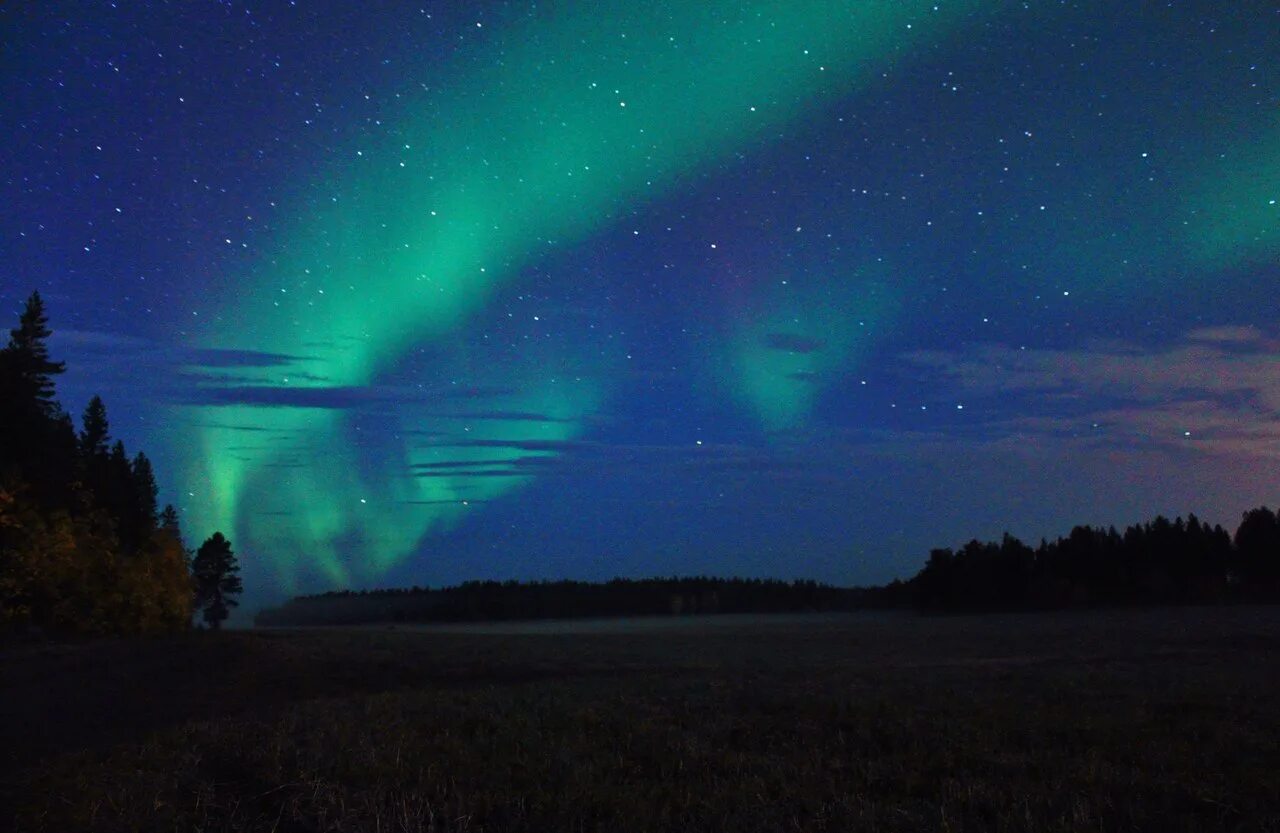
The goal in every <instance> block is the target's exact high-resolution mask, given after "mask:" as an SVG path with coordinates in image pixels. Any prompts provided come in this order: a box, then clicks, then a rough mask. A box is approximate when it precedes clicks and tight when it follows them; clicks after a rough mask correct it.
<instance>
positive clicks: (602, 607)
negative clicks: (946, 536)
mask: <svg viewBox="0 0 1280 833" xmlns="http://www.w3.org/2000/svg"><path fill="white" fill-rule="evenodd" d="M1275 601H1280V516H1277V514H1276V513H1275V512H1273V511H1271V510H1270V509H1268V508H1266V507H1260V508H1258V509H1252V510H1250V511H1248V512H1246V513H1245V514H1244V517H1243V519H1242V521H1241V523H1240V526H1239V528H1238V529H1237V530H1236V532H1235V534H1234V535H1232V534H1230V533H1228V532H1227V531H1226V530H1225V529H1224V528H1223V527H1222V526H1220V525H1212V526H1211V525H1209V524H1207V523H1204V522H1203V521H1201V520H1200V519H1199V518H1197V517H1196V516H1195V515H1191V516H1189V517H1188V518H1187V519H1186V520H1183V519H1182V518H1181V517H1179V518H1175V519H1174V520H1172V521H1171V520H1169V519H1168V518H1165V517H1157V518H1155V519H1154V520H1152V521H1149V522H1146V523H1140V524H1135V525H1133V526H1130V527H1128V528H1127V529H1125V530H1124V531H1123V532H1120V531H1118V530H1117V529H1115V528H1114V527H1109V528H1095V527H1090V526H1077V527H1076V528H1075V529H1073V530H1071V532H1070V533H1069V534H1068V535H1066V536H1065V537H1062V538H1058V539H1056V540H1054V541H1047V540H1044V541H1041V542H1040V544H1039V546H1037V547H1034V548H1033V547H1030V546H1028V545H1027V544H1024V543H1023V542H1022V541H1019V540H1018V539H1017V538H1015V537H1013V536H1012V535H1009V534H1006V535H1004V537H1003V538H1002V539H1001V540H1000V541H998V542H982V541H977V540H973V541H970V542H969V543H967V544H965V545H964V546H963V547H961V548H960V549H959V550H951V549H935V550H932V551H931V552H930V554H929V558H928V561H927V562H926V564H925V565H924V567H923V568H922V569H921V570H920V572H919V573H917V574H916V575H915V576H914V577H913V578H911V579H910V580H908V581H893V582H891V583H889V584H887V585H884V586H881V587H835V586H832V585H828V584H822V583H819V582H814V581H793V582H786V581H777V580H770V579H744V578H727V579H723V578H709V577H706V576H698V577H689V578H678V577H672V578H650V579H638V580H636V579H620V578H619V579H613V580H612V581H607V582H598V583H592V582H582V581H535V582H519V581H504V582H499V581H471V582H465V583H463V584H460V585H458V586H456V587H444V588H439V589H431V588H422V587H413V588H408V589H387V590H369V591H365V590H362V591H350V590H344V591H335V592H330V593H321V594H317V595H311V596H299V597H296V598H294V599H292V600H290V601H288V602H286V603H285V604H283V605H281V606H280V607H276V608H270V609H266V610H262V611H260V612H259V613H258V615H257V617H256V618H255V620H254V621H255V623H256V624H258V625H263V626H302V625H359V624H373V623H387V622H404V623H414V622H418V623H429V622H468V621H493V620H511V619H552V618H555V619H571V618H582V617H610V616H650V615H689V614H714V613H781V612H801V611H849V610H860V609H870V608H908V609H910V608H916V609H920V610H924V611H933V612H984V611H1016V610H1050V609H1063V608H1079V607H1114V606H1126V605H1168V604H1223V603H1232V602H1275Z"/></svg>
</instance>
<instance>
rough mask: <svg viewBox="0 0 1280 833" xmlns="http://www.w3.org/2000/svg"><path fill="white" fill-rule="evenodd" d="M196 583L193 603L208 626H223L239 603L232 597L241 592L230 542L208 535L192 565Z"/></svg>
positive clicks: (238, 568)
mask: <svg viewBox="0 0 1280 833" xmlns="http://www.w3.org/2000/svg"><path fill="white" fill-rule="evenodd" d="M191 573H192V578H193V580H194V582H195V603H196V608H197V609H198V610H200V612H201V617H202V618H203V619H204V621H205V622H206V623H207V624H208V625H209V627H211V628H213V629H214V630H217V629H218V628H220V627H222V623H223V622H224V621H226V618H227V616H228V615H229V614H230V613H231V608H233V607H236V606H237V605H239V604H240V602H238V601H237V600H236V599H235V598H233V597H234V596H238V595H239V594H240V593H241V592H243V590H244V586H243V585H242V584H241V583H240V576H239V573H240V565H239V564H238V563H236V556H235V553H233V552H232V551H231V542H230V541H228V540H227V539H226V538H225V537H223V535H222V533H221V532H215V533H213V535H211V536H209V537H208V538H207V539H206V540H205V542H204V543H203V544H201V545H200V549H199V550H197V551H196V557H195V558H194V559H193V560H192V562H191Z"/></svg>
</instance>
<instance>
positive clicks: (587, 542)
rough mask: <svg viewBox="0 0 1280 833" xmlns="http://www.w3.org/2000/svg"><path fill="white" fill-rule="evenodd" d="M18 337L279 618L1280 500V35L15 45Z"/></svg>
mask: <svg viewBox="0 0 1280 833" xmlns="http://www.w3.org/2000/svg"><path fill="white" fill-rule="evenodd" d="M0 27H2V29H0V45H2V50H0V128H2V129H3V135H4V137H5V139H4V143H3V147H2V149H0V310H2V311H3V313H4V315H5V317H6V319H7V321H6V323H5V326H13V324H14V323H15V322H16V320H17V314H18V311H19V310H20V308H21V303H22V301H23V300H24V299H25V297H26V296H27V294H28V293H30V291H31V290H33V289H38V290H39V291H40V292H41V293H42V294H43V295H44V297H45V300H46V302H47V305H48V308H49V313H50V316H51V319H52V325H53V328H54V329H55V331H56V333H55V336H54V339H53V343H52V346H53V351H54V353H55V355H56V356H57V357H58V358H62V359H65V360H66V361H67V362H68V364H69V366H70V370H69V372H68V373H67V374H66V375H65V376H64V377H62V379H61V382H60V387H59V394H60V398H61V400H62V401H63V403H64V405H65V406H66V407H67V408H68V410H69V411H71V412H72V413H73V414H74V415H76V416H77V417H78V416H79V414H80V412H81V410H82V409H83V407H84V403H85V402H86V401H87V400H88V398H89V397H90V396H91V395H92V394H94V393H100V394H101V395H102V396H103V397H104V399H105V400H106V402H107V407H108V411H109V415H110V417H111V422H112V429H113V434H114V435H115V436H116V437H119V438H121V439H123V440H124V441H125V443H126V444H127V445H128V447H129V449H130V451H131V452H132V451H137V450H145V451H146V452H147V453H148V455H149V456H151V457H152V458H153V460H154V461H155V464H156V469H157V473H158V478H159V480H160V482H161V486H162V494H161V498H162V501H171V502H173V503H174V504H175V505H177V506H178V507H179V509H180V510H181V511H182V518H183V525H184V532H185V534H186V537H187V539H188V543H189V544H193V545H194V544H198V543H199V541H200V540H203V538H204V537H205V536H207V535H208V534H210V533H211V532H213V531H214V530H215V529H217V530H221V531H223V532H224V533H226V534H227V535H228V537H230V538H231V539H232V541H233V542H234V544H235V546H236V550H237V552H238V554H239V556H240V559H241V562H242V564H243V566H244V575H245V584H246V588H247V596H248V600H249V601H250V603H251V604H252V603H256V602H261V601H267V600H271V599H275V598H279V597H280V596H282V595H285V594H289V593H295V592H303V591H308V592H309V591H319V590H328V589H332V588H337V587H373V586H394V585H409V584H430V585H439V584H442V583H454V582H457V581H461V580H465V579H470V578H502V579H505V578H522V579H529V578H561V577H571V578H580V579H605V578H610V577H613V576H618V575H621V576H648V575H670V574H673V573H679V574H691V573H709V574H721V575H728V574H737V575H753V576H775V577H781V578H794V577H810V578H816V579H820V580H825V581H830V582H836V583H841V584H846V583H856V584H862V583H880V582H883V581H886V580H888V579H891V578H893V577H895V576H902V577H906V576H909V575H911V574H913V573H914V572H915V571H916V570H917V569H918V568H919V566H921V564H922V563H923V561H924V559H925V557H926V555H927V551H928V549H929V548H930V547H933V546H953V545H956V544H959V543H963V542H964V541H965V540H968V539H969V538H972V537H980V538H989V537H998V536H999V535H1000V533H1001V532H1003V531H1004V530H1009V531H1011V532H1013V533H1014V534H1016V535H1019V536H1021V537H1024V538H1026V539H1029V540H1031V541H1033V542H1034V541H1038V540H1039V538H1040V537H1041V536H1050V537H1053V536H1056V535H1059V534H1063V533H1065V532H1066V531H1068V530H1069V529H1070V527H1071V526H1072V525H1074V524H1076V523H1090V524H1111V523H1115V524H1124V523H1129V522H1134V521H1138V520H1143V519H1146V518H1148V517H1150V516H1152V515H1154V514H1156V513H1165V514H1168V515H1170V516H1172V515H1175V514H1184V515H1185V514H1186V513H1188V512H1196V513H1197V514H1199V515H1200V516H1201V517H1204V518H1206V519H1208V520H1210V521H1213V522H1220V523H1223V524H1225V525H1228V526H1229V527H1231V528H1234V526H1235V523H1236V522H1237V520H1238V518H1239V515H1240V513H1241V512H1242V511H1243V510H1245V509H1247V508H1249V507H1252V506H1255V505H1257V504H1260V503H1268V502H1269V503H1271V504H1275V503H1276V502H1277V501H1280V416H1278V414H1280V315H1278V313H1280V204H1278V201H1280V6H1278V5H1277V3H1276V2H1275V0H1267V2H1262V0H1243V2H1222V0H1195V1H1194V2H1193V1H1192V0H1187V1H1186V2H1159V3H1157V2H1145V1H1144V2H1116V0H1078V2H1048V0H1043V1H1042V0H1030V1H1029V2H995V0H987V1H986V2H980V0H935V1H934V2H915V0H894V1H893V2H889V0H845V1H844V2H836V1H835V0H787V2H785V3H784V2H776V3H750V2H732V3H729V2H696V3H695V2H690V0H674V1H672V2H650V1H649V0H644V1H643V2H638V1H637V0H625V2H615V0H604V2H593V3H574V2H550V3H541V4H536V5H535V4H531V3H516V2H513V3H501V4H488V3H479V2H470V1H469V2H461V1H460V0H459V1H458V2H448V3H436V2H419V3H392V2H371V3H346V2H341V3H340V2H304V0H298V2H293V3H290V2H262V3H256V2H255V3H247V4H246V3H240V2H236V3H230V2H223V3H213V2H171V3H145V4H144V3H128V2H119V3H96V2H95V3H87V2H67V3H60V2H39V3H37V2H17V3H6V4H4V5H2V6H0Z"/></svg>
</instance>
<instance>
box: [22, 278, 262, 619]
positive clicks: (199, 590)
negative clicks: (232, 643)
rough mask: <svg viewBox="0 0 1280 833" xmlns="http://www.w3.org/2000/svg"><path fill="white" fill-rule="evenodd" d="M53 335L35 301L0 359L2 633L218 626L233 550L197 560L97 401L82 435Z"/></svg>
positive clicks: (229, 600)
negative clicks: (68, 402) (60, 389)
mask: <svg viewBox="0 0 1280 833" xmlns="http://www.w3.org/2000/svg"><path fill="white" fill-rule="evenodd" d="M51 335H52V331H51V330H50V329H49V321H48V316H47V315H46V313H45V308H44V303H43V301H42V299H41V298H40V295H39V293H33V294H32V295H31V296H30V297H29V298H28V299H27V302H26V304H25V306H24V308H23V311H22V313H21V315H20V317H19V321H18V326H17V327H16V328H14V329H13V330H11V331H10V334H9V341H8V343H7V344H6V345H5V347H4V348H3V349H0V632H14V631H21V630H27V631H32V630H35V631H40V632H45V633H58V634H107V633H114V634H143V633H161V632H170V631H177V630H183V629H185V628H187V627H189V626H190V624H191V618H192V613H193V610H199V611H200V612H201V614H202V618H203V620H204V622H205V623H206V624H208V625H210V626H211V627H215V628H216V627H218V626H219V625H220V624H221V622H222V621H224V620H225V619H226V618H227V615H228V613H229V609H230V608H231V607H234V606H235V604H236V600H235V596H236V594H238V593H239V592H240V591H241V584H240V579H239V576H238V570H239V567H238V564H237V563H236V559H235V555H234V553H233V551H232V549H231V545H230V542H228V541H227V540H226V538H224V537H223V536H222V535H221V534H220V533H215V534H214V535H213V536H211V537H210V538H209V539H208V540H207V541H205V543H204V545H202V546H201V547H200V549H199V551H198V552H197V553H195V554H194V558H191V554H190V553H188V551H187V549H186V547H185V545H184V544H183V540H182V532H181V529H180V528H179V521H178V513H177V511H176V510H174V508H173V507H172V506H165V507H164V508H163V509H160V508H159V507H158V505H157V496H158V488H157V485H156V479H155V472H154V471H153V469H152V465H151V461H150V459H149V458H148V457H147V455H146V454H144V453H142V452H138V453H137V454H134V455H132V456H130V455H129V453H128V452H127V450H126V448H125V445H124V443H123V442H122V441H120V440H115V441H114V442H112V437H111V430H110V422H109V420H108V418H107V408H106V404H105V403H104V402H103V401H102V399H101V398H100V397H98V396H94V397H93V398H92V399H90V400H89V403H88V404H87V405H86V407H85V409H84V412H83V416H82V418H81V421H80V428H79V430H78V431H77V430H76V426H75V424H74V422H73V421H72V419H71V417H70V415H68V413H67V412H66V411H65V410H64V409H63V408H62V405H61V404H60V403H59V402H58V400H57V398H56V391H55V387H56V377H57V376H58V375H60V374H62V373H63V372H65V370H66V365H65V363H64V362H60V361H54V360H53V359H52V358H51V357H50V354H49V347H48V339H49V337H50V336H51Z"/></svg>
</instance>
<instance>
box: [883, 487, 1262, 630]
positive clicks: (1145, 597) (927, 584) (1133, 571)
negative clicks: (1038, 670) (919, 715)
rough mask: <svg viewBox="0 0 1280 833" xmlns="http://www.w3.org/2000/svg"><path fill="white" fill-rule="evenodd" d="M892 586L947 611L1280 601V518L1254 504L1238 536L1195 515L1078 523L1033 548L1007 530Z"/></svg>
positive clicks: (935, 559) (940, 557) (900, 595)
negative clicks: (1118, 524) (1103, 525)
mask: <svg viewBox="0 0 1280 833" xmlns="http://www.w3.org/2000/svg"><path fill="white" fill-rule="evenodd" d="M886 592H888V593H889V594H890V595H892V596H893V597H894V598H896V599H898V600H900V601H903V602H908V601H909V602H913V603H914V604H916V605H918V606H919V607H921V608H923V609H925V610H939V611H948V610H951V611H963V610H975V611H977V610H1032V609H1046V608H1067V607H1092V606H1115V605H1144V604H1216V603H1222V602H1237V601H1245V602H1249V601H1252V602H1264V601H1280V519H1278V518H1277V516H1276V513H1274V512H1272V511H1271V510H1270V509H1268V508H1266V507H1265V506H1264V507H1260V508H1258V509H1251V510H1249V511H1248V512H1246V513H1244V517H1243V519H1242V520H1241V522H1240V527H1239V528H1238V529H1237V530H1236V533H1235V536H1234V537H1233V536H1232V535H1230V534H1229V533H1228V532H1227V531H1226V530H1225V529H1223V528H1222V527H1221V526H1217V525H1215V526H1210V525H1208V524H1206V523H1203V522H1202V521H1200V520H1199V519H1198V518H1196V516H1195V515H1191V516H1189V517H1188V518H1187V519H1186V520H1185V521H1184V520H1183V519H1182V518H1180V517H1179V518H1175V519H1174V520H1172V521H1170V520H1169V519H1168V518H1165V517H1157V518H1156V519H1155V520H1153V521H1150V522H1149V523H1143V524H1136V525H1134V526H1131V527H1129V528H1128V529H1126V530H1125V531H1124V532H1119V531H1118V530H1116V529H1115V528H1114V527H1112V528H1109V529H1099V528H1094V527H1088V526H1078V527H1076V528H1075V529H1073V530H1071V533H1070V534H1069V535H1067V536H1066V537H1065V538H1059V539H1057V540H1056V541H1041V542H1040V545H1039V546H1038V547H1036V548H1034V549H1033V548H1031V547H1030V546H1028V545H1026V544H1024V543H1023V542H1021V541H1019V540H1018V539H1017V538H1014V537H1013V536H1011V535H1007V534H1006V535H1005V536H1004V538H1003V540H1001V541H999V542H998V543H997V542H986V543H983V542H980V541H970V542H969V543H968V544H965V545H964V546H963V547H961V548H960V550H959V551H956V552H953V551H952V550H949V549H937V550H933V551H932V552H931V553H930V555H929V561H928V563H927V564H925V567H924V569H923V570H921V571H920V572H919V574H917V575H916V576H915V578H913V579H912V580H911V581H909V582H906V583H904V584H899V585H896V586H891V587H890V588H886Z"/></svg>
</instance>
